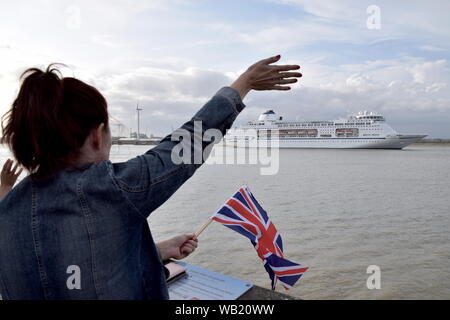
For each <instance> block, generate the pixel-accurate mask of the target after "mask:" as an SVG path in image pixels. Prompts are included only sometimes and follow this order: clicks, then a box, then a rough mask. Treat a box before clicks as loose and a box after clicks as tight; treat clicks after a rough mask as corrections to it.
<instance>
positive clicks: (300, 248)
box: [0, 145, 450, 299]
mask: <svg viewBox="0 0 450 320" xmlns="http://www.w3.org/2000/svg"><path fill="white" fill-rule="evenodd" d="M145 150H146V147H145V146H113V149H112V155H111V157H112V160H113V161H124V160H126V159H129V158H131V157H133V156H135V155H138V154H140V153H143V152H144V151H145ZM0 151H1V154H0V156H1V157H0V159H1V160H2V163H3V161H5V159H6V157H7V156H8V152H7V151H6V149H4V148H1V149H0ZM449 164H450V147H448V146H444V145H443V146H432V145H414V146H412V147H409V148H407V149H405V150H403V151H388V150H280V169H279V172H278V174H276V175H273V176H262V175H261V174H260V167H259V166H258V165H205V166H203V167H202V168H200V169H199V170H198V171H197V173H196V174H195V175H194V177H192V178H191V179H190V180H189V181H188V182H187V183H186V184H185V185H184V186H183V187H182V188H181V189H180V190H179V191H178V192H177V193H176V194H175V195H174V196H173V197H172V198H171V199H170V200H169V201H167V202H166V203H165V204H164V205H163V206H161V207H160V208H159V209H158V210H156V211H155V212H154V213H153V214H152V215H151V217H150V218H149V223H150V227H151V229H152V232H153V235H154V237H155V239H156V240H158V239H163V238H165V237H168V236H172V235H175V234H178V233H185V232H194V231H195V230H196V229H197V228H198V227H199V226H200V225H201V224H202V223H203V222H204V221H205V220H206V219H207V218H208V217H209V216H210V215H211V214H212V213H214V211H215V210H216V209H218V208H219V207H220V206H221V205H222V203H223V202H224V201H225V200H226V199H227V198H228V197H230V196H231V195H232V194H233V193H234V192H235V191H236V189H237V188H238V187H240V186H241V185H242V184H248V185H249V186H250V189H251V190H252V192H253V194H254V195H255V197H256V198H257V199H258V200H259V202H260V203H261V205H262V206H263V207H264V208H265V209H266V210H267V212H268V213H269V216H270V217H271V219H272V221H273V222H274V223H275V225H276V226H277V228H278V230H279V231H280V233H281V234H282V236H283V241H284V246H285V255H286V257H287V258H289V259H290V260H292V261H295V262H298V263H302V264H304V265H307V266H309V267H310V270H309V271H308V272H307V273H306V274H305V275H304V277H303V278H302V279H301V280H300V281H299V282H298V284H297V285H296V286H295V288H293V289H292V290H290V292H289V294H292V295H295V296H298V297H300V298H303V299H393V298H396V299H418V298H426V299H444V298H447V299H448V298H450V234H449V229H450V196H449V191H450V165H449ZM187 262H188V263H192V264H196V265H199V266H202V267H205V268H208V269H211V270H214V271H217V272H221V273H224V274H228V275H231V276H235V277H237V278H241V279H244V280H247V281H251V282H253V283H255V284H257V285H260V286H263V287H267V288H269V287H270V281H269V278H268V276H267V273H266V272H265V270H264V268H263V266H262V264H261V261H260V260H259V258H258V257H257V255H256V253H255V250H254V249H253V247H252V245H251V244H250V242H249V241H248V240H247V239H246V238H244V237H242V236H240V235H239V234H237V233H234V232H233V231H231V230H230V229H227V228H225V227H223V226H221V225H219V224H218V223H213V224H212V225H211V226H210V227H209V228H208V229H206V231H205V232H204V233H203V234H202V236H201V237H200V244H199V249H198V250H197V251H196V253H194V254H193V255H192V256H190V257H189V258H188V259H187ZM369 265H378V266H379V267H380V268H381V289H380V290H368V289H367V287H366V280H367V278H368V276H369V275H368V274H366V269H367V267H368V266H369ZM279 290H280V291H283V289H281V288H279Z"/></svg>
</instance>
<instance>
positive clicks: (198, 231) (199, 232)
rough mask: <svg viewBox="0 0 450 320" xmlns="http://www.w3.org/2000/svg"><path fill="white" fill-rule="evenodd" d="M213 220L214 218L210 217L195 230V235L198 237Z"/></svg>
mask: <svg viewBox="0 0 450 320" xmlns="http://www.w3.org/2000/svg"><path fill="white" fill-rule="evenodd" d="M212 222H213V219H211V218H209V219H208V221H206V222H205V223H204V224H203V225H202V226H201V227H200V228H198V230H197V231H196V232H195V236H196V237H197V238H198V237H199V236H200V235H201V234H202V232H203V231H205V229H206V228H208V226H209V225H210V224H211V223H212Z"/></svg>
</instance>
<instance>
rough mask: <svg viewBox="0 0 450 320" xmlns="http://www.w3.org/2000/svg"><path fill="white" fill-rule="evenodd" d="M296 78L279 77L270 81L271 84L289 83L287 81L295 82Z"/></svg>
mask: <svg viewBox="0 0 450 320" xmlns="http://www.w3.org/2000/svg"><path fill="white" fill-rule="evenodd" d="M297 81H298V80H297V79H295V78H294V79H280V80H273V81H271V84H272V85H277V84H289V83H296V82H297Z"/></svg>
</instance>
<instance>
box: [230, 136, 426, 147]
mask: <svg viewBox="0 0 450 320" xmlns="http://www.w3.org/2000/svg"><path fill="white" fill-rule="evenodd" d="M424 137H426V136H402V135H400V136H397V137H387V138H371V139H364V138H361V139H351V138H342V139H339V138H331V139H315V138H312V139H307V138H305V139H289V140H261V139H259V140H258V141H256V142H255V141H251V140H241V141H230V140H225V144H226V145H227V146H235V147H239V148H252V147H258V146H273V147H278V148H280V149H397V150H400V149H403V148H405V147H407V146H409V145H411V144H413V143H415V142H417V141H420V140H421V139H423V138H424Z"/></svg>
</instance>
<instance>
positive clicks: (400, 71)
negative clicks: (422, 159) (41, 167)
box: [0, 0, 450, 138]
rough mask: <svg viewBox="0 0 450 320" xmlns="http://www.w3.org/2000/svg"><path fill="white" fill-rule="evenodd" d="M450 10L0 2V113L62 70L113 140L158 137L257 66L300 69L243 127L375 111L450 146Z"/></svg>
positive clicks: (273, 3) (345, 2)
mask: <svg viewBox="0 0 450 320" xmlns="http://www.w3.org/2000/svg"><path fill="white" fill-rule="evenodd" d="M448 12H450V1H448V0H428V1H425V0H422V1H418V0H409V1H404V0H399V1H385V0H369V1H366V0H340V1H337V0H334V1H332V0H227V1H216V0H126V1H119V0H107V1H104V0H96V1H87V0H80V1H77V0H71V1H66V0H34V1H23V0H15V1H3V0H2V1H1V2H0V113H1V114H3V113H5V112H6V111H7V110H8V109H9V108H10V106H11V103H12V101H13V99H14V98H15V96H16V95H17V92H18V88H19V86H20V82H19V76H20V74H21V73H22V72H23V71H24V70H25V69H27V68H29V67H40V68H44V67H45V66H46V65H48V64H49V63H52V62H60V63H64V64H66V65H67V67H66V68H63V69H62V71H63V74H64V75H65V76H75V77H77V78H79V79H81V80H83V81H85V82H87V83H89V84H91V85H93V86H95V87H97V88H98V89H99V90H100V91H101V92H102V93H103V94H104V96H105V97H106V99H107V101H108V105H109V112H110V115H111V116H112V118H113V120H112V121H111V127H112V129H113V133H117V132H118V130H119V128H121V127H120V126H119V124H123V126H124V127H123V128H125V129H122V133H123V131H124V130H125V131H127V132H125V134H128V132H129V130H130V129H132V130H136V127H137V125H136V112H135V108H136V104H137V103H139V105H140V107H141V108H142V109H143V112H142V113H141V128H142V131H144V132H146V133H147V134H151V133H152V134H155V135H158V136H162V135H165V134H168V133H170V131H171V130H172V129H173V128H176V127H178V126H180V125H181V124H183V123H184V122H186V121H187V120H189V119H190V118H191V117H192V116H193V115H194V114H195V112H196V111H197V110H198V109H199V108H200V107H201V106H202V105H203V104H204V103H206V102H207V101H208V99H210V98H211V97H212V96H213V95H214V93H215V92H216V91H217V90H219V89H220V88H221V87H223V86H227V85H230V84H231V83H232V82H233V80H234V79H236V78H237V77H238V76H239V74H241V73H242V72H244V71H245V70H246V68H247V67H249V66H250V65H251V64H253V63H254V62H256V61H258V60H260V59H263V58H266V57H270V56H273V55H277V54H281V55H282V59H281V61H280V64H285V63H289V64H291V63H295V64H299V65H301V68H302V73H303V78H302V79H301V81H299V83H297V84H295V85H294V86H293V87H292V88H293V89H292V90H291V91H289V92H251V93H250V94H249V95H248V96H247V98H246V99H245V100H244V102H245V104H246V105H247V108H246V109H245V110H244V111H243V112H242V114H241V115H240V116H239V118H238V120H237V122H236V124H240V123H245V122H246V121H249V120H253V119H255V118H257V117H258V115H259V114H260V113H261V112H263V111H265V110H268V109H273V110H275V111H276V112H277V113H279V114H280V115H283V116H284V118H285V119H292V120H300V119H305V120H331V119H337V118H340V117H345V116H347V115H348V114H350V113H353V112H357V111H362V110H368V111H374V112H378V113H381V114H383V115H384V116H385V117H386V118H387V120H388V123H389V124H390V125H391V126H392V127H394V129H396V130H397V131H399V132H400V133H404V134H428V135H429V136H430V137H432V138H450V90H449V89H450V62H449V59H450V41H449V39H450V19H448Z"/></svg>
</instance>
